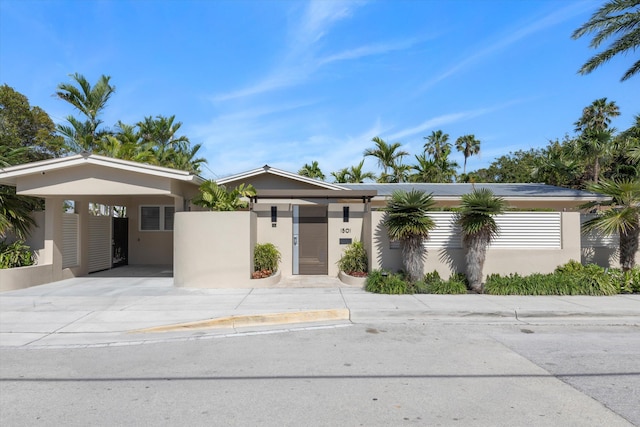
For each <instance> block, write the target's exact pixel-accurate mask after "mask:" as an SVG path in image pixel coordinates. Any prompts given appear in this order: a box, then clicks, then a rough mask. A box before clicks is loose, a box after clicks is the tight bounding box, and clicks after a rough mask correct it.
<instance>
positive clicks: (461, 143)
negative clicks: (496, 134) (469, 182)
mask: <svg viewBox="0 0 640 427" xmlns="http://www.w3.org/2000/svg"><path fill="white" fill-rule="evenodd" d="M456 149H457V150H458V151H462V154H463V155H464V166H463V168H462V173H464V174H466V173H467V159H468V158H469V157H471V156H473V155H475V154H478V153H479V152H480V141H479V140H477V139H476V137H475V135H463V136H461V137H460V138H458V139H456Z"/></svg>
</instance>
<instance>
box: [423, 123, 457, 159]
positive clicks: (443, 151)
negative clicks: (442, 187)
mask: <svg viewBox="0 0 640 427" xmlns="http://www.w3.org/2000/svg"><path fill="white" fill-rule="evenodd" d="M424 139H426V140H427V142H425V143H424V151H425V152H426V153H427V154H429V155H430V156H431V157H433V159H434V160H435V161H436V162H437V161H438V160H440V159H441V158H442V157H446V156H447V155H448V153H449V152H450V151H451V143H449V142H448V141H449V134H448V133H443V132H442V131H441V130H436V131H433V132H431V135H429V136H425V137H424Z"/></svg>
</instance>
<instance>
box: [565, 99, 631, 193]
mask: <svg viewBox="0 0 640 427" xmlns="http://www.w3.org/2000/svg"><path fill="white" fill-rule="evenodd" d="M619 115H620V109H619V108H618V106H617V105H616V103H615V101H611V102H607V98H600V99H596V100H595V101H593V102H592V103H591V105H589V106H587V107H585V108H584V109H583V110H582V116H581V117H580V119H578V121H577V122H575V123H574V124H575V127H576V128H575V130H576V132H580V133H581V134H580V137H579V138H578V139H577V141H576V142H577V145H576V150H575V153H576V154H577V155H579V156H581V157H582V158H583V159H584V160H586V161H587V162H588V163H591V165H592V166H591V167H592V169H593V181H594V182H598V179H599V178H600V160H601V158H602V157H603V156H605V155H606V154H607V152H608V151H609V148H610V142H611V140H612V136H613V132H614V131H615V129H609V125H610V124H611V119H612V118H613V117H617V116H619Z"/></svg>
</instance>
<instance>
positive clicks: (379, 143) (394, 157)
mask: <svg viewBox="0 0 640 427" xmlns="http://www.w3.org/2000/svg"><path fill="white" fill-rule="evenodd" d="M371 141H373V142H375V144H376V147H375V148H368V149H366V150H364V156H365V157H366V156H372V157H375V158H376V159H378V166H380V167H381V168H382V173H383V174H384V175H389V169H392V168H393V166H395V164H396V163H398V162H399V161H400V160H401V159H402V157H404V156H408V155H409V153H407V152H406V151H402V150H400V151H398V150H399V149H400V147H401V146H402V144H400V143H399V142H394V143H393V144H387V143H386V142H385V141H384V140H383V139H381V138H378V137H377V136H376V137H374V138H373V139H372V140H371Z"/></svg>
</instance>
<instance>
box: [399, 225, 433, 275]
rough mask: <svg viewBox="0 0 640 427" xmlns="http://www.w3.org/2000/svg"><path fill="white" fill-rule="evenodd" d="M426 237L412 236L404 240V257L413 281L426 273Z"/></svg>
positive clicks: (408, 273)
mask: <svg viewBox="0 0 640 427" xmlns="http://www.w3.org/2000/svg"><path fill="white" fill-rule="evenodd" d="M426 253H427V251H426V249H425V247H424V237H422V236H411V237H409V238H407V239H404V240H403V241H402V257H403V258H404V266H405V268H406V269H407V271H406V273H407V276H408V278H409V281H410V282H411V283H413V282H416V281H418V280H420V279H421V278H422V276H423V275H424V258H425V256H426Z"/></svg>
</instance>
